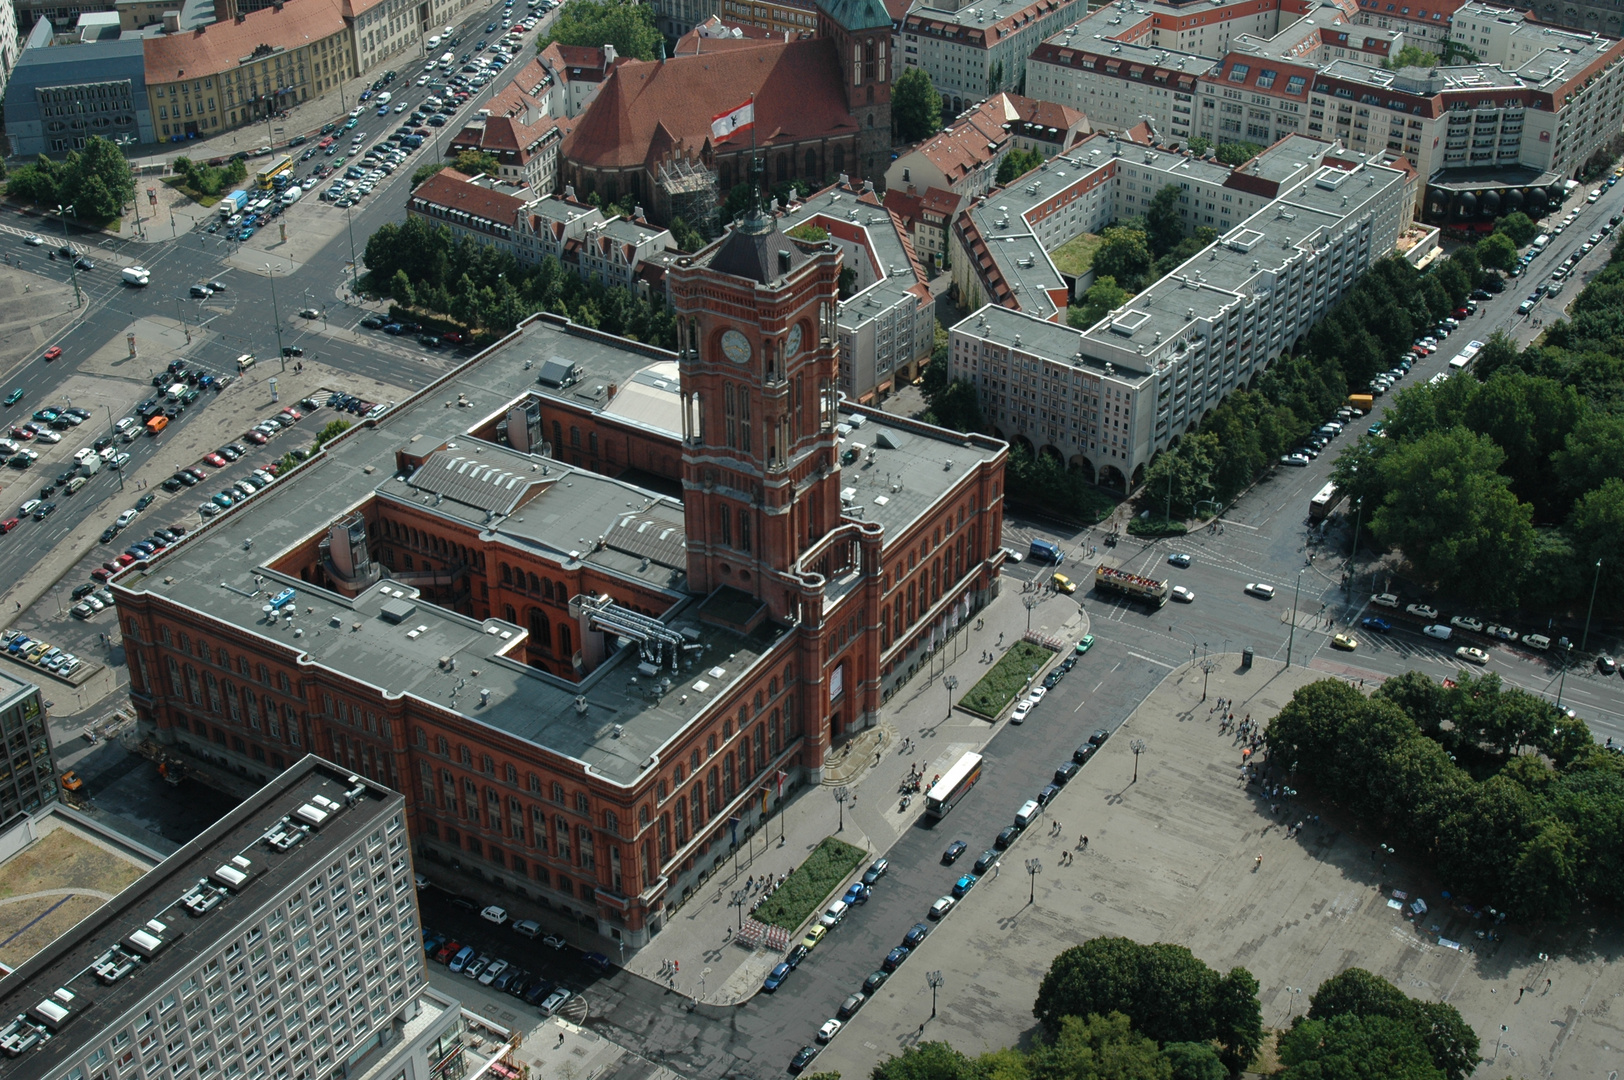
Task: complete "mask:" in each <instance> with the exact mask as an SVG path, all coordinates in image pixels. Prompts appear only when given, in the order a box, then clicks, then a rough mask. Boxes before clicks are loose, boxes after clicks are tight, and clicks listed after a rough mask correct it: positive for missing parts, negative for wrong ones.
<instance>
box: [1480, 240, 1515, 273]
mask: <svg viewBox="0 0 1624 1080" xmlns="http://www.w3.org/2000/svg"><path fill="white" fill-rule="evenodd" d="M1477 261H1478V262H1480V263H1482V264H1483V265H1484V266H1487V267H1490V268H1491V269H1494V270H1510V269H1511V268H1512V267H1513V266H1515V265H1517V245H1516V243H1515V242H1513V241H1512V239H1511V237H1509V236H1507V235H1506V234H1505V233H1503V232H1497V233H1490V234H1489V235H1488V236H1485V237H1484V238H1483V239H1482V240H1479V241H1478V243H1477Z"/></svg>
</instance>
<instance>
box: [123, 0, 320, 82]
mask: <svg viewBox="0 0 1624 1080" xmlns="http://www.w3.org/2000/svg"><path fill="white" fill-rule="evenodd" d="M345 33H348V31H347V29H346V28H345V25H344V8H343V4H342V0H298V2H297V3H293V4H287V5H284V6H283V7H281V8H280V10H279V9H278V8H276V7H267V8H261V9H260V10H258V11H253V12H249V13H248V14H247V15H246V16H244V17H243V18H240V19H229V20H227V21H225V22H217V23H206V24H204V25H202V26H199V27H198V28H197V29H195V30H182V31H181V32H180V33H176V34H158V35H156V36H154V37H149V38H144V39H142V42H141V51H142V53H143V55H144V57H145V59H146V70H147V82H148V83H169V82H174V81H176V80H178V79H183V78H184V79H194V78H202V77H203V76H205V75H218V74H220V73H221V72H224V71H232V70H235V69H236V68H238V67H240V66H241V63H242V60H243V58H244V57H248V56H251V55H252V54H253V52H254V50H255V49H257V48H259V47H260V46H261V45H271V46H279V47H282V48H286V49H289V50H292V49H295V48H299V47H301V46H304V45H306V44H309V43H311V42H316V41H320V40H322V39H323V38H328V37H332V36H333V35H334V34H345Z"/></svg>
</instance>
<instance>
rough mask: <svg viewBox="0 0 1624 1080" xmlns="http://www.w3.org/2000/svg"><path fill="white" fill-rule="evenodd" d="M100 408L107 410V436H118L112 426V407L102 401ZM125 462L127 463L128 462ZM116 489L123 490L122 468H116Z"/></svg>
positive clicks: (111, 437) (114, 437)
mask: <svg viewBox="0 0 1624 1080" xmlns="http://www.w3.org/2000/svg"><path fill="white" fill-rule="evenodd" d="M102 408H104V409H106V410H107V437H108V438H109V439H116V438H117V437H118V431H117V430H116V429H115V428H114V427H113V407H112V406H111V405H108V404H105V403H104V404H103V405H102ZM115 445H116V444H115ZM125 464H128V462H126V463H125ZM118 489H119V490H120V491H123V490H124V470H123V469H122V468H120V469H119V470H118Z"/></svg>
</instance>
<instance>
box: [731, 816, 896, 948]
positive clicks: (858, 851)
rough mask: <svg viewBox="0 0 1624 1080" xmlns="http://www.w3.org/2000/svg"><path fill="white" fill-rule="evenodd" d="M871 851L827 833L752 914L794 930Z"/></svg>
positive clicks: (764, 921) (767, 923)
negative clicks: (804, 859)
mask: <svg viewBox="0 0 1624 1080" xmlns="http://www.w3.org/2000/svg"><path fill="white" fill-rule="evenodd" d="M867 857H868V852H866V851H864V850H863V849H862V848H860V847H854V846H853V845H851V844H848V843H846V842H845V841H844V840H840V839H837V838H836V837H833V836H826V837H824V838H823V842H822V843H820V844H818V846H817V847H815V848H813V849H812V853H811V854H810V855H808V856H807V857H806V861H805V862H803V863H802V864H801V865H800V866H797V867H796V868H795V869H794V870H791V871H790V872H789V876H788V877H786V878H785V879H784V883H783V884H782V885H780V886H779V887H778V888H777V889H775V890H774V891H773V894H772V895H771V896H769V897H767V900H766V902H765V903H763V904H762V905H761V906H760V907H759V908H757V909H756V910H755V912H754V913H753V914H752V918H754V919H755V920H756V921H757V922H761V923H765V924H766V925H768V926H777V927H780V928H782V929H784V930H788V931H790V932H791V933H793V932H794V931H796V930H799V929H800V928H801V924H802V923H804V922H806V920H807V919H809V918H811V917H812V915H813V913H815V912H816V911H817V910H818V909H819V908H821V907H822V906H823V904H824V901H826V900H828V899H829V897H830V896H831V895H832V894H833V893H834V892H835V890H836V889H838V888H840V886H841V885H843V884H845V882H846V879H847V878H848V877H850V876H851V874H852V871H854V870H856V869H857V868H858V867H859V866H861V865H862V864H863V860H864V859H865V858H867Z"/></svg>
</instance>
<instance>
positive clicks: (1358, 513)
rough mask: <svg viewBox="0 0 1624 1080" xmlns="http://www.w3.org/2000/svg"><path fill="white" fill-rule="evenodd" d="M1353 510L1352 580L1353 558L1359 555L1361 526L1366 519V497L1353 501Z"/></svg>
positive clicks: (1349, 559)
mask: <svg viewBox="0 0 1624 1080" xmlns="http://www.w3.org/2000/svg"><path fill="white" fill-rule="evenodd" d="M1353 510H1354V513H1353V547H1352V548H1351V549H1349V551H1348V573H1349V575H1350V580H1351V576H1352V573H1353V560H1354V559H1356V558H1358V556H1359V526H1360V525H1362V524H1364V520H1365V497H1364V496H1363V495H1361V496H1359V497H1358V498H1357V499H1355V500H1354V501H1353Z"/></svg>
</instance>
